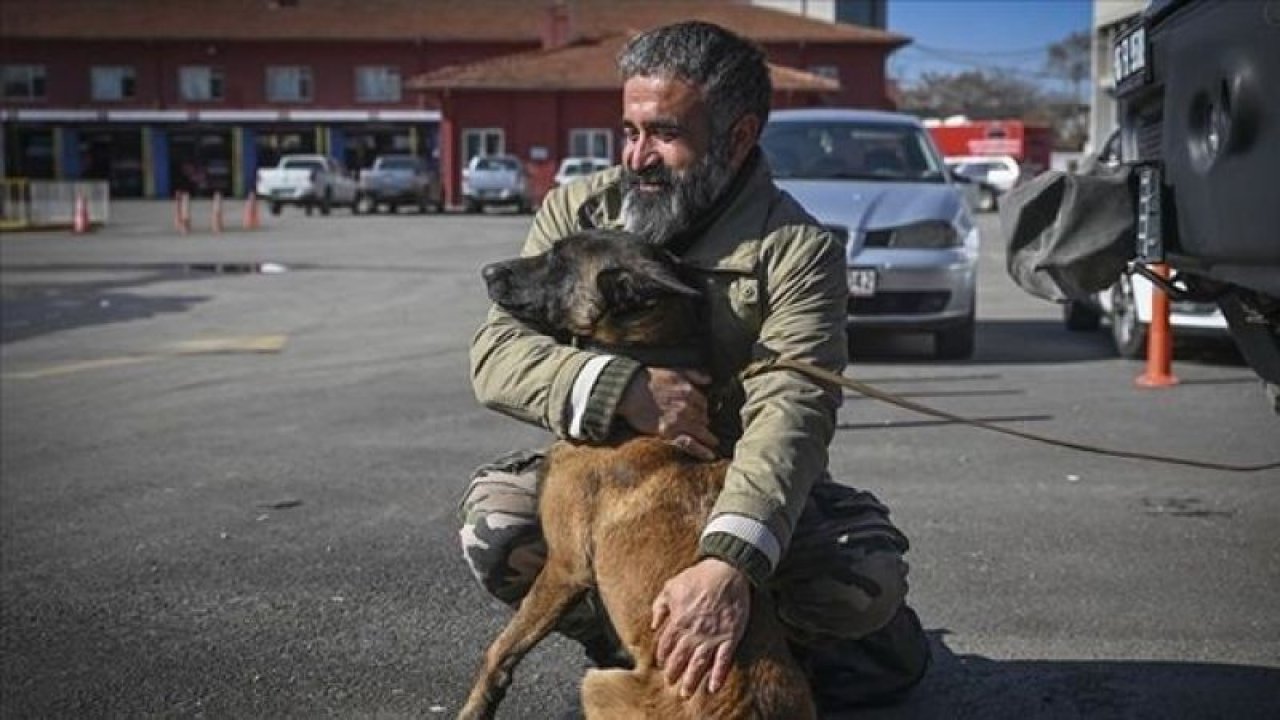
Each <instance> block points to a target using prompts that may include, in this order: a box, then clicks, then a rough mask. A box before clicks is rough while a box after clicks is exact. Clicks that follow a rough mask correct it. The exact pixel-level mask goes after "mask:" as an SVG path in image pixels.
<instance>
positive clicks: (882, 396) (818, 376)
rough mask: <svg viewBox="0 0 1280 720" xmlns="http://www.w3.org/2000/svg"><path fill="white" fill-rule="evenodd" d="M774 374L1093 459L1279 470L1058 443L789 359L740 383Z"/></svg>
mask: <svg viewBox="0 0 1280 720" xmlns="http://www.w3.org/2000/svg"><path fill="white" fill-rule="evenodd" d="M774 370H794V371H796V372H798V373H801V374H803V375H807V376H808V377H810V378H812V379H814V380H818V381H820V382H825V383H828V384H831V385H837V386H840V387H843V388H847V389H849V390H853V391H854V392H856V393H859V394H861V395H865V396H867V397H869V398H874V399H876V400H879V401H881V402H884V403H888V404H890V405H896V406H898V407H900V408H904V409H906V410H910V411H912V412H916V413H919V414H921V415H928V416H930V417H935V418H940V419H942V420H949V421H951V422H956V423H960V424H963V425H969V426H971V427H976V428H979V429H982V430H989V431H991V432H995V433H1000V434H1002V435H1012V436H1013V437H1017V438H1022V439H1023V440H1031V441H1033V442H1038V443H1043V444H1045V445H1053V446H1055V447H1061V448H1067V449H1069V450H1079V451H1081V452H1088V453H1094V454H1096V455H1107V456H1110V457H1120V458H1129V459H1131V460H1146V461H1148V462H1157V463H1164V464H1167V465H1184V466H1187V467H1194V468H1202V469H1205V470H1222V471H1225V472H1241V473H1244V472H1259V471H1261V470H1275V469H1277V468H1280V461H1275V462H1268V463H1260V464H1257V465H1231V464H1228V463H1217V462H1208V461H1204V460H1192V459H1189V458H1180V457H1171V456H1168V455H1158V454H1154V453H1143V452H1134V451H1131V450H1116V449H1113V448H1104V447H1098V446H1096V445H1087V444H1085V443H1079V442H1074V441H1071V440H1060V439H1058V438H1052V437H1048V436H1045V435H1039V434H1037V433H1033V432H1026V431H1024V430H1017V429H1014V428H1007V427H1003V426H1001V425H995V424H993V423H989V422H987V421H985V420H974V419H972V418H967V417H964V416H962V415H956V414H954V413H949V412H947V411H945V410H938V409H936V408H932V407H929V406H928V405H921V404H920V403H917V402H913V401H911V400H908V399H906V398H903V397H899V396H897V395H894V394H893V393H890V392H886V391H884V390H881V389H879V388H877V387H875V386H873V385H868V384H867V383H864V382H862V381H860V380H854V379H853V378H848V377H845V376H844V375H837V374H836V373H833V372H831V371H830V370H824V369H823V368H820V367H817V366H815V365H810V364H809V363H806V362H802V361H799V360H791V359H789V358H783V357H775V358H770V359H768V360H760V361H757V362H754V363H751V364H750V365H748V366H747V368H746V369H745V370H743V371H742V376H741V377H742V379H743V380H746V379H747V378H751V377H755V376H756V375H761V374H763V373H766V372H772V371H774Z"/></svg>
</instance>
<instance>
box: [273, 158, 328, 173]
mask: <svg viewBox="0 0 1280 720" xmlns="http://www.w3.org/2000/svg"><path fill="white" fill-rule="evenodd" d="M280 166H281V167H283V168H286V169H288V170H318V171H321V172H323V171H324V163H322V162H320V161H319V160H311V159H309V158H308V159H302V158H298V159H292V160H285V161H284V162H283V163H281V164H280Z"/></svg>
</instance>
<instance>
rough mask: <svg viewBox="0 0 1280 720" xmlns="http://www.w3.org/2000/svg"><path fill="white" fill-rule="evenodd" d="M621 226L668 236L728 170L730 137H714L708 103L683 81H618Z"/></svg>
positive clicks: (686, 222)
mask: <svg viewBox="0 0 1280 720" xmlns="http://www.w3.org/2000/svg"><path fill="white" fill-rule="evenodd" d="M622 126H623V133H624V135H625V144H624V145H623V148H622V166H623V192H624V197H623V205H622V213H623V218H624V221H625V223H626V228H627V229H628V230H630V231H632V232H635V233H638V234H640V235H643V236H645V237H647V238H648V239H649V240H650V241H652V242H658V243H662V242H666V241H667V240H668V239H670V238H671V237H672V236H673V235H675V234H677V233H679V232H680V231H682V230H684V229H685V228H687V227H689V226H690V225H692V224H693V223H694V222H695V221H696V220H697V218H698V216H700V215H701V214H702V213H703V212H705V211H706V210H707V209H708V208H709V207H710V206H711V204H712V203H713V202H714V201H715V199H716V196H717V195H719V194H720V191H721V190H723V189H724V187H725V185H726V184H728V182H729V179H730V178H731V177H732V175H733V169H734V168H733V167H731V162H730V159H729V148H730V146H731V142H730V141H729V139H728V138H712V137H711V126H710V117H709V116H708V107H707V104H706V103H705V102H704V101H703V98H702V94H701V93H700V92H699V91H698V89H697V88H696V87H695V86H693V85H690V84H689V83H686V82H684V81H682V80H677V79H667V78H659V77H653V76H637V77H633V78H630V79H629V80H627V81H626V83H625V84H624V85H623V86H622Z"/></svg>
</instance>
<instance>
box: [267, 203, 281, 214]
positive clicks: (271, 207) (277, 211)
mask: <svg viewBox="0 0 1280 720" xmlns="http://www.w3.org/2000/svg"><path fill="white" fill-rule="evenodd" d="M268 209H269V210H270V211H271V214H272V215H279V214H280V203H277V202H273V203H271V205H269V206H268Z"/></svg>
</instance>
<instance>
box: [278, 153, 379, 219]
mask: <svg viewBox="0 0 1280 720" xmlns="http://www.w3.org/2000/svg"><path fill="white" fill-rule="evenodd" d="M256 180H257V181H256V183H255V190H256V191H257V195H258V197H260V198H262V199H263V200H265V201H266V202H267V207H268V208H269V209H270V210H271V214H272V215H279V214H280V209H281V208H282V207H284V206H285V205H297V206H300V207H302V208H303V209H304V210H306V213H307V214H308V215H310V214H311V212H312V210H314V209H315V208H319V209H320V213H321V214H322V215H328V214H329V210H330V208H332V207H333V206H335V205H342V206H346V207H349V208H351V212H353V213H356V212H359V211H360V203H359V200H360V186H359V184H358V183H357V182H356V181H355V180H354V179H352V178H351V177H350V176H349V175H348V174H347V170H346V168H344V167H343V166H342V163H340V162H338V161H337V160H335V159H333V158H331V157H328V156H326V155H285V156H283V157H281V158H280V162H279V164H278V165H276V166H275V167H273V168H261V169H259V170H258V172H257V178H256Z"/></svg>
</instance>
